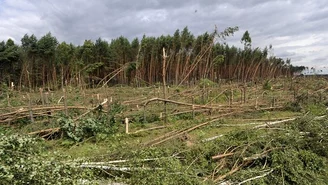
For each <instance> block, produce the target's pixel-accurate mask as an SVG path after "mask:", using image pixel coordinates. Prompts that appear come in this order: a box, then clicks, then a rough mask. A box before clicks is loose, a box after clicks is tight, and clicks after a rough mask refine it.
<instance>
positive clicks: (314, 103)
mask: <svg viewBox="0 0 328 185" xmlns="http://www.w3.org/2000/svg"><path fill="white" fill-rule="evenodd" d="M165 96H166V97H167V98H166V99H165V98H164V93H163V86H162V85H161V84H157V85H154V86H149V87H138V88H135V87H130V86H125V85H115V86H113V87H106V88H97V89H80V88H73V87H66V88H65V91H62V90H61V91H45V90H40V91H37V92H29V93H26V92H24V93H23V92H18V91H11V90H7V91H6V92H5V91H3V92H2V94H1V97H0V105H1V106H0V107H1V108H0V123H1V129H0V130H1V133H3V134H4V135H10V134H19V135H29V136H32V137H37V138H42V140H43V141H40V142H41V143H42V146H43V150H42V153H44V154H47V155H46V156H47V157H46V159H50V158H57V159H58V156H60V157H59V159H58V160H60V161H61V162H63V163H66V164H70V163H76V164H78V166H79V167H81V168H85V169H91V170H92V173H93V175H92V178H95V179H96V180H97V182H100V183H101V182H103V181H104V182H106V183H107V182H108V181H111V182H121V183H126V184H222V185H223V184H269V183H270V182H272V183H273V184H275V183H278V182H280V184H283V183H285V184H293V183H296V184H298V183H300V182H311V179H312V180H313V178H316V179H317V180H318V181H315V182H317V183H319V184H320V183H322V184H325V183H324V182H327V181H325V180H327V179H324V177H327V173H328V172H327V167H322V166H320V165H321V163H322V165H323V166H327V165H326V164H327V163H326V162H327V156H326V155H327V152H322V151H321V149H322V148H320V146H321V145H320V144H322V145H323V146H321V147H323V150H324V149H325V147H328V145H327V143H328V141H327V139H328V138H327V135H325V134H326V133H327V131H323V133H322V134H321V135H320V138H321V139H319V140H318V142H320V144H319V148H316V149H309V148H308V146H305V144H304V143H306V142H305V141H303V139H304V133H305V135H306V136H307V135H308V134H309V133H312V132H319V131H320V130H322V128H327V122H326V121H323V122H321V121H319V122H318V123H317V121H316V120H325V119H326V118H325V115H326V105H327V102H328V81H327V80H326V79H324V78H316V77H311V78H294V79H274V80H271V81H264V82H258V83H253V82H252V83H251V82H250V83H234V82H231V83H223V82H222V83H213V82H210V81H202V82H200V83H199V84H198V85H196V86H192V87H188V86H170V87H168V88H167V94H166V95H165ZM313 120H314V121H313ZM304 123H309V124H310V123H311V125H312V126H311V127H309V128H308V130H302V129H303V128H307V127H306V126H300V125H302V124H304ZM315 124H318V125H320V126H317V125H315ZM311 129H317V130H311ZM295 133H296V135H295ZM297 134H298V135H297ZM317 137H318V138H319V136H317V135H316V137H314V136H313V137H312V136H311V139H312V140H311V142H316V143H317V140H315V139H318V138H317ZM287 141H290V142H292V143H289V142H287ZM293 141H295V142H294V143H293ZM296 144H297V145H296ZM303 150H304V151H303ZM319 150H320V152H317V151H319ZM295 151H297V152H300V153H297V152H295ZM309 151H311V152H312V151H315V152H313V153H309ZM304 152H305V154H304ZM307 152H308V153H307ZM278 154H279V157H277V156H276V155H278ZM294 154H295V156H293V155H294ZM293 157H295V158H300V159H303V158H304V160H303V161H301V162H300V163H302V164H305V162H304V161H306V160H309V161H312V163H313V164H312V163H311V165H312V166H310V167H308V166H306V165H305V166H304V165H303V166H297V165H300V164H298V163H297V161H296V162H295V164H292V163H293V162H291V161H288V160H289V159H290V158H293ZM302 157H303V158H302ZM309 158H310V159H309ZM288 162H290V163H291V164H292V165H295V166H297V167H298V169H296V170H294V169H287V167H288V166H287V165H288ZM296 163H297V164H296ZM284 165H285V166H284ZM282 166H283V167H282ZM310 168H311V169H310ZM312 168H315V170H313V169H312ZM311 170H312V171H311ZM321 170H323V171H322V172H321ZM313 171H317V174H313V173H315V172H313ZM40 173H41V172H40ZM304 174H307V176H306V177H302V178H299V176H302V175H304ZM87 182H96V181H94V180H92V181H86V182H83V183H84V184H85V183H87ZM282 182H283V183H282ZM83 183H82V184H83ZM91 184H93V183H91Z"/></svg>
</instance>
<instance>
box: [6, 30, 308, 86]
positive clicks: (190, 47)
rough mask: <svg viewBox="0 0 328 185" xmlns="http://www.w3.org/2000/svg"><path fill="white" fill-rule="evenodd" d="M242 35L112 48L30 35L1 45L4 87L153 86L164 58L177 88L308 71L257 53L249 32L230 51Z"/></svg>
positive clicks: (268, 52)
mask: <svg viewBox="0 0 328 185" xmlns="http://www.w3.org/2000/svg"><path fill="white" fill-rule="evenodd" d="M237 30H238V27H234V28H231V27H229V28H227V29H225V30H224V31H222V32H218V31H217V30H214V31H213V33H207V32H206V33H204V34H202V35H198V36H195V35H193V34H192V33H190V31H189V30H188V28H187V27H185V28H184V29H183V30H182V31H180V30H176V31H175V33H174V34H173V36H171V35H166V36H164V35H162V36H160V37H149V36H146V35H144V36H143V37H142V38H141V40H139V39H138V38H135V39H133V40H132V41H131V42H130V41H129V40H128V39H127V38H126V37H123V36H121V37H119V38H116V39H113V40H112V41H111V42H110V43H109V42H107V41H105V40H103V39H101V38H99V39H97V40H96V41H95V42H93V41H92V40H85V41H84V44H83V45H81V46H80V45H78V46H76V45H74V44H68V43H66V42H62V43H59V42H58V40H57V38H56V37H55V36H53V35H52V34H51V33H50V32H49V33H47V34H46V35H44V36H42V37H41V38H39V39H38V38H37V37H36V36H34V35H28V34H25V35H24V36H23V38H22V39H21V44H20V45H18V44H17V43H14V41H13V40H12V39H8V40H7V41H2V42H0V83H2V84H6V85H7V86H10V85H11V84H12V82H13V84H15V88H17V89H18V90H33V89H35V90H36V89H37V88H39V87H42V88H48V89H58V88H61V87H63V86H66V85H70V86H79V87H83V88H88V87H95V86H97V85H113V84H128V85H134V86H141V85H152V84H155V83H158V82H161V81H162V76H163V71H164V70H162V66H163V60H164V58H165V60H166V70H165V71H166V74H165V77H166V82H167V83H168V84H171V85H179V84H190V83H195V82H197V81H198V80H200V79H209V80H211V81H214V82H217V81H219V80H221V79H229V80H234V81H239V82H247V81H254V80H259V79H270V78H275V77H279V76H291V75H293V73H294V72H296V71H301V70H303V69H304V67H303V66H299V67H297V66H292V65H291V63H290V62H291V61H290V60H289V59H287V60H286V61H285V60H283V59H281V58H277V57H275V56H273V55H272V46H269V47H265V48H263V49H261V48H252V40H251V37H250V34H249V33H248V31H246V32H245V33H244V35H243V37H242V38H241V42H242V43H243V44H244V47H243V48H237V47H235V46H229V45H228V44H226V43H225V39H226V37H229V36H231V35H233V33H234V32H235V31H237ZM163 48H165V51H166V52H165V53H166V56H165V57H163Z"/></svg>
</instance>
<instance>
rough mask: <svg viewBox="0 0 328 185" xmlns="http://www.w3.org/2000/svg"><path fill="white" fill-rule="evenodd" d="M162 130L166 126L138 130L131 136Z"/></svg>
mask: <svg viewBox="0 0 328 185" xmlns="http://www.w3.org/2000/svg"><path fill="white" fill-rule="evenodd" d="M162 128H166V126H158V127H152V128H147V129H141V130H137V131H135V132H133V133H131V134H136V133H139V132H145V131H150V130H157V129H162Z"/></svg>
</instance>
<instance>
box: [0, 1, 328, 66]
mask: <svg viewBox="0 0 328 185" xmlns="http://www.w3.org/2000/svg"><path fill="white" fill-rule="evenodd" d="M215 25H216V26H217V27H218V29H219V30H221V31H222V30H223V29H224V28H226V27H229V26H238V27H239V28H240V30H239V31H238V32H237V33H236V34H235V35H234V37H233V38H230V39H229V42H228V44H231V45H232V44H234V45H237V46H240V38H241V37H242V34H243V33H244V32H245V31H246V30H248V31H249V32H250V35H251V38H252V47H261V48H264V47H265V46H269V45H270V44H272V45H273V48H274V50H273V52H274V54H275V55H276V56H278V57H282V58H284V59H285V58H291V59H292V64H293V65H305V66H311V67H312V66H315V67H319V66H328V60H327V58H328V0H312V1H311V0H308V1H307V0H226V1H223V0H199V1H196V0H0V41H2V40H5V41H6V40H7V39H8V38H12V39H14V41H15V42H16V43H17V44H20V39H21V38H22V37H23V36H24V34H25V33H27V34H29V35H31V34H34V35H36V36H37V37H38V38H40V37H41V36H43V35H45V34H46V33H47V32H49V31H50V32H51V33H52V34H53V35H54V36H56V37H57V39H58V40H59V41H60V42H62V41H66V42H72V43H74V44H83V42H84V40H85V39H92V40H96V39H97V38H99V37H101V38H103V39H105V40H108V41H110V40H111V39H113V38H117V37H119V36H121V35H123V36H125V37H127V38H129V39H130V40H131V39H132V38H135V37H139V38H141V37H142V35H143V34H146V35H148V36H160V35H162V34H164V35H167V34H171V35H172V34H173V33H174V31H175V30H176V29H180V30H182V29H183V28H184V27H185V26H188V28H189V29H190V31H191V32H192V33H194V34H195V35H198V34H202V33H204V32H205V31H209V32H210V31H213V29H214V27H215Z"/></svg>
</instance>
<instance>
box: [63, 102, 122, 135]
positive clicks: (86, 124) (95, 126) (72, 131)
mask: <svg viewBox="0 0 328 185" xmlns="http://www.w3.org/2000/svg"><path fill="white" fill-rule="evenodd" d="M123 110H124V107H123V106H122V105H120V104H118V103H114V104H112V105H111V106H110V110H109V112H108V114H103V113H102V112H101V111H102V107H101V106H100V107H98V109H97V110H96V112H95V113H94V115H93V117H89V118H86V119H82V120H77V121H74V120H73V119H71V118H65V117H61V118H59V119H58V120H57V122H58V123H59V125H60V127H61V130H62V131H63V132H64V136H65V137H67V138H69V139H72V140H73V141H76V142H79V141H82V140H84V139H86V138H89V137H93V136H97V135H104V134H106V135H109V134H114V133H116V132H117V131H118V125H119V124H120V123H121V121H120V118H118V117H117V114H118V113H120V112H121V111H123Z"/></svg>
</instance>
